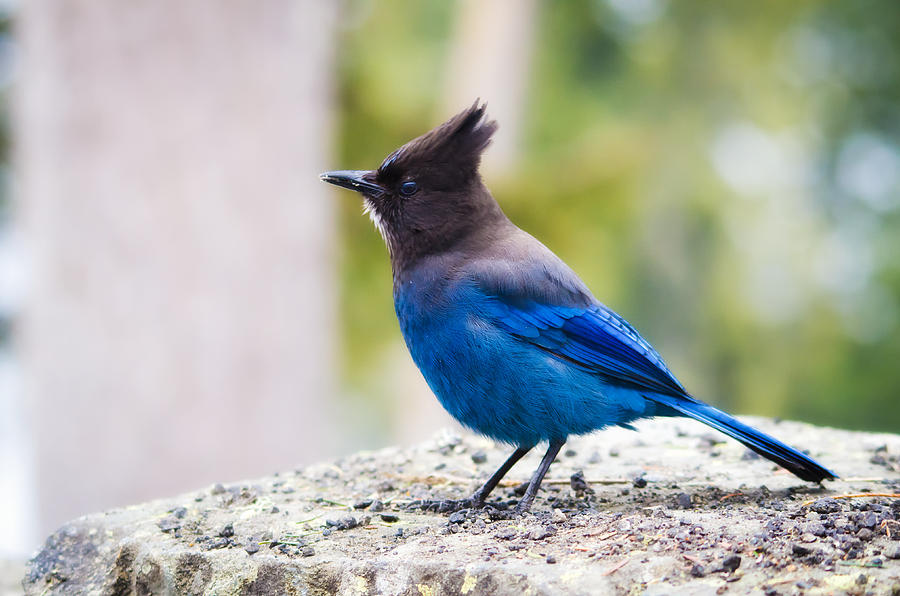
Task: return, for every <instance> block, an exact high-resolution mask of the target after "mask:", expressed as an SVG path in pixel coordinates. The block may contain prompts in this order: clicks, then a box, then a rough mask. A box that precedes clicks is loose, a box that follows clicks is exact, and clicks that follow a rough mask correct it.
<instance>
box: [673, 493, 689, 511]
mask: <svg viewBox="0 0 900 596" xmlns="http://www.w3.org/2000/svg"><path fill="white" fill-rule="evenodd" d="M675 506H676V507H677V508H678V509H690V508H691V495H689V494H687V493H678V495H677V496H676V497H675Z"/></svg>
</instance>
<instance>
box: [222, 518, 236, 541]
mask: <svg viewBox="0 0 900 596" xmlns="http://www.w3.org/2000/svg"><path fill="white" fill-rule="evenodd" d="M219 536H221V537H222V538H229V537H231V536H234V524H233V523H231V522H228V523H227V524H225V527H223V528H222V529H221V530H219Z"/></svg>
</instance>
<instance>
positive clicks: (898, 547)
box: [884, 544, 900, 560]
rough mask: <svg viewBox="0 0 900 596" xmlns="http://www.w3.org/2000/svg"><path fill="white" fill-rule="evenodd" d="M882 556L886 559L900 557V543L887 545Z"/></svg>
mask: <svg viewBox="0 0 900 596" xmlns="http://www.w3.org/2000/svg"><path fill="white" fill-rule="evenodd" d="M884 556H885V557H887V558H888V559H894V560H896V559H900V544H894V545H892V546H889V547H888V548H886V549H885V551H884Z"/></svg>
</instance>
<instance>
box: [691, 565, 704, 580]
mask: <svg viewBox="0 0 900 596" xmlns="http://www.w3.org/2000/svg"><path fill="white" fill-rule="evenodd" d="M704 575H706V570H705V569H704V568H703V565H694V566H693V567H691V577H703V576H704Z"/></svg>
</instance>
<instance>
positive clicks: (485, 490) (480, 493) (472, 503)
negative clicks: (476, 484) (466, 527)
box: [411, 447, 531, 513]
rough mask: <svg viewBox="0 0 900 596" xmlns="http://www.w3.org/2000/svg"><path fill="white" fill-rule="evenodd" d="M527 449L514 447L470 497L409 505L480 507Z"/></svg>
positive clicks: (455, 508) (431, 508) (444, 509)
mask: <svg viewBox="0 0 900 596" xmlns="http://www.w3.org/2000/svg"><path fill="white" fill-rule="evenodd" d="M529 451H531V447H519V448H518V449H516V450H515V451H514V452H513V454H512V455H510V456H509V458H507V460H506V461H505V462H503V465H502V466H500V468H499V469H498V470H497V471H496V472H494V475H493V476H491V477H490V478H489V479H488V481H487V482H485V483H484V485H483V486H482V487H481V488H479V489H478V490H476V491H475V493H474V494H473V495H472V496H471V497H468V498H465V499H460V500H459V501H453V500H449V499H448V500H440V501H414V502H413V503H411V506H412V507H414V508H415V509H424V510H426V511H436V512H437V513H449V512H451V511H460V510H461V509H480V508H482V507H484V500H485V499H487V497H488V495H489V494H491V491H492V490H494V489H495V488H497V485H498V484H499V483H500V480H502V479H503V477H504V476H506V473H507V472H509V469H510V468H512V467H513V466H514V465H515V464H516V462H517V461H519V460H520V459H522V456H524V455H525V454H526V453H528V452H529Z"/></svg>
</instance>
